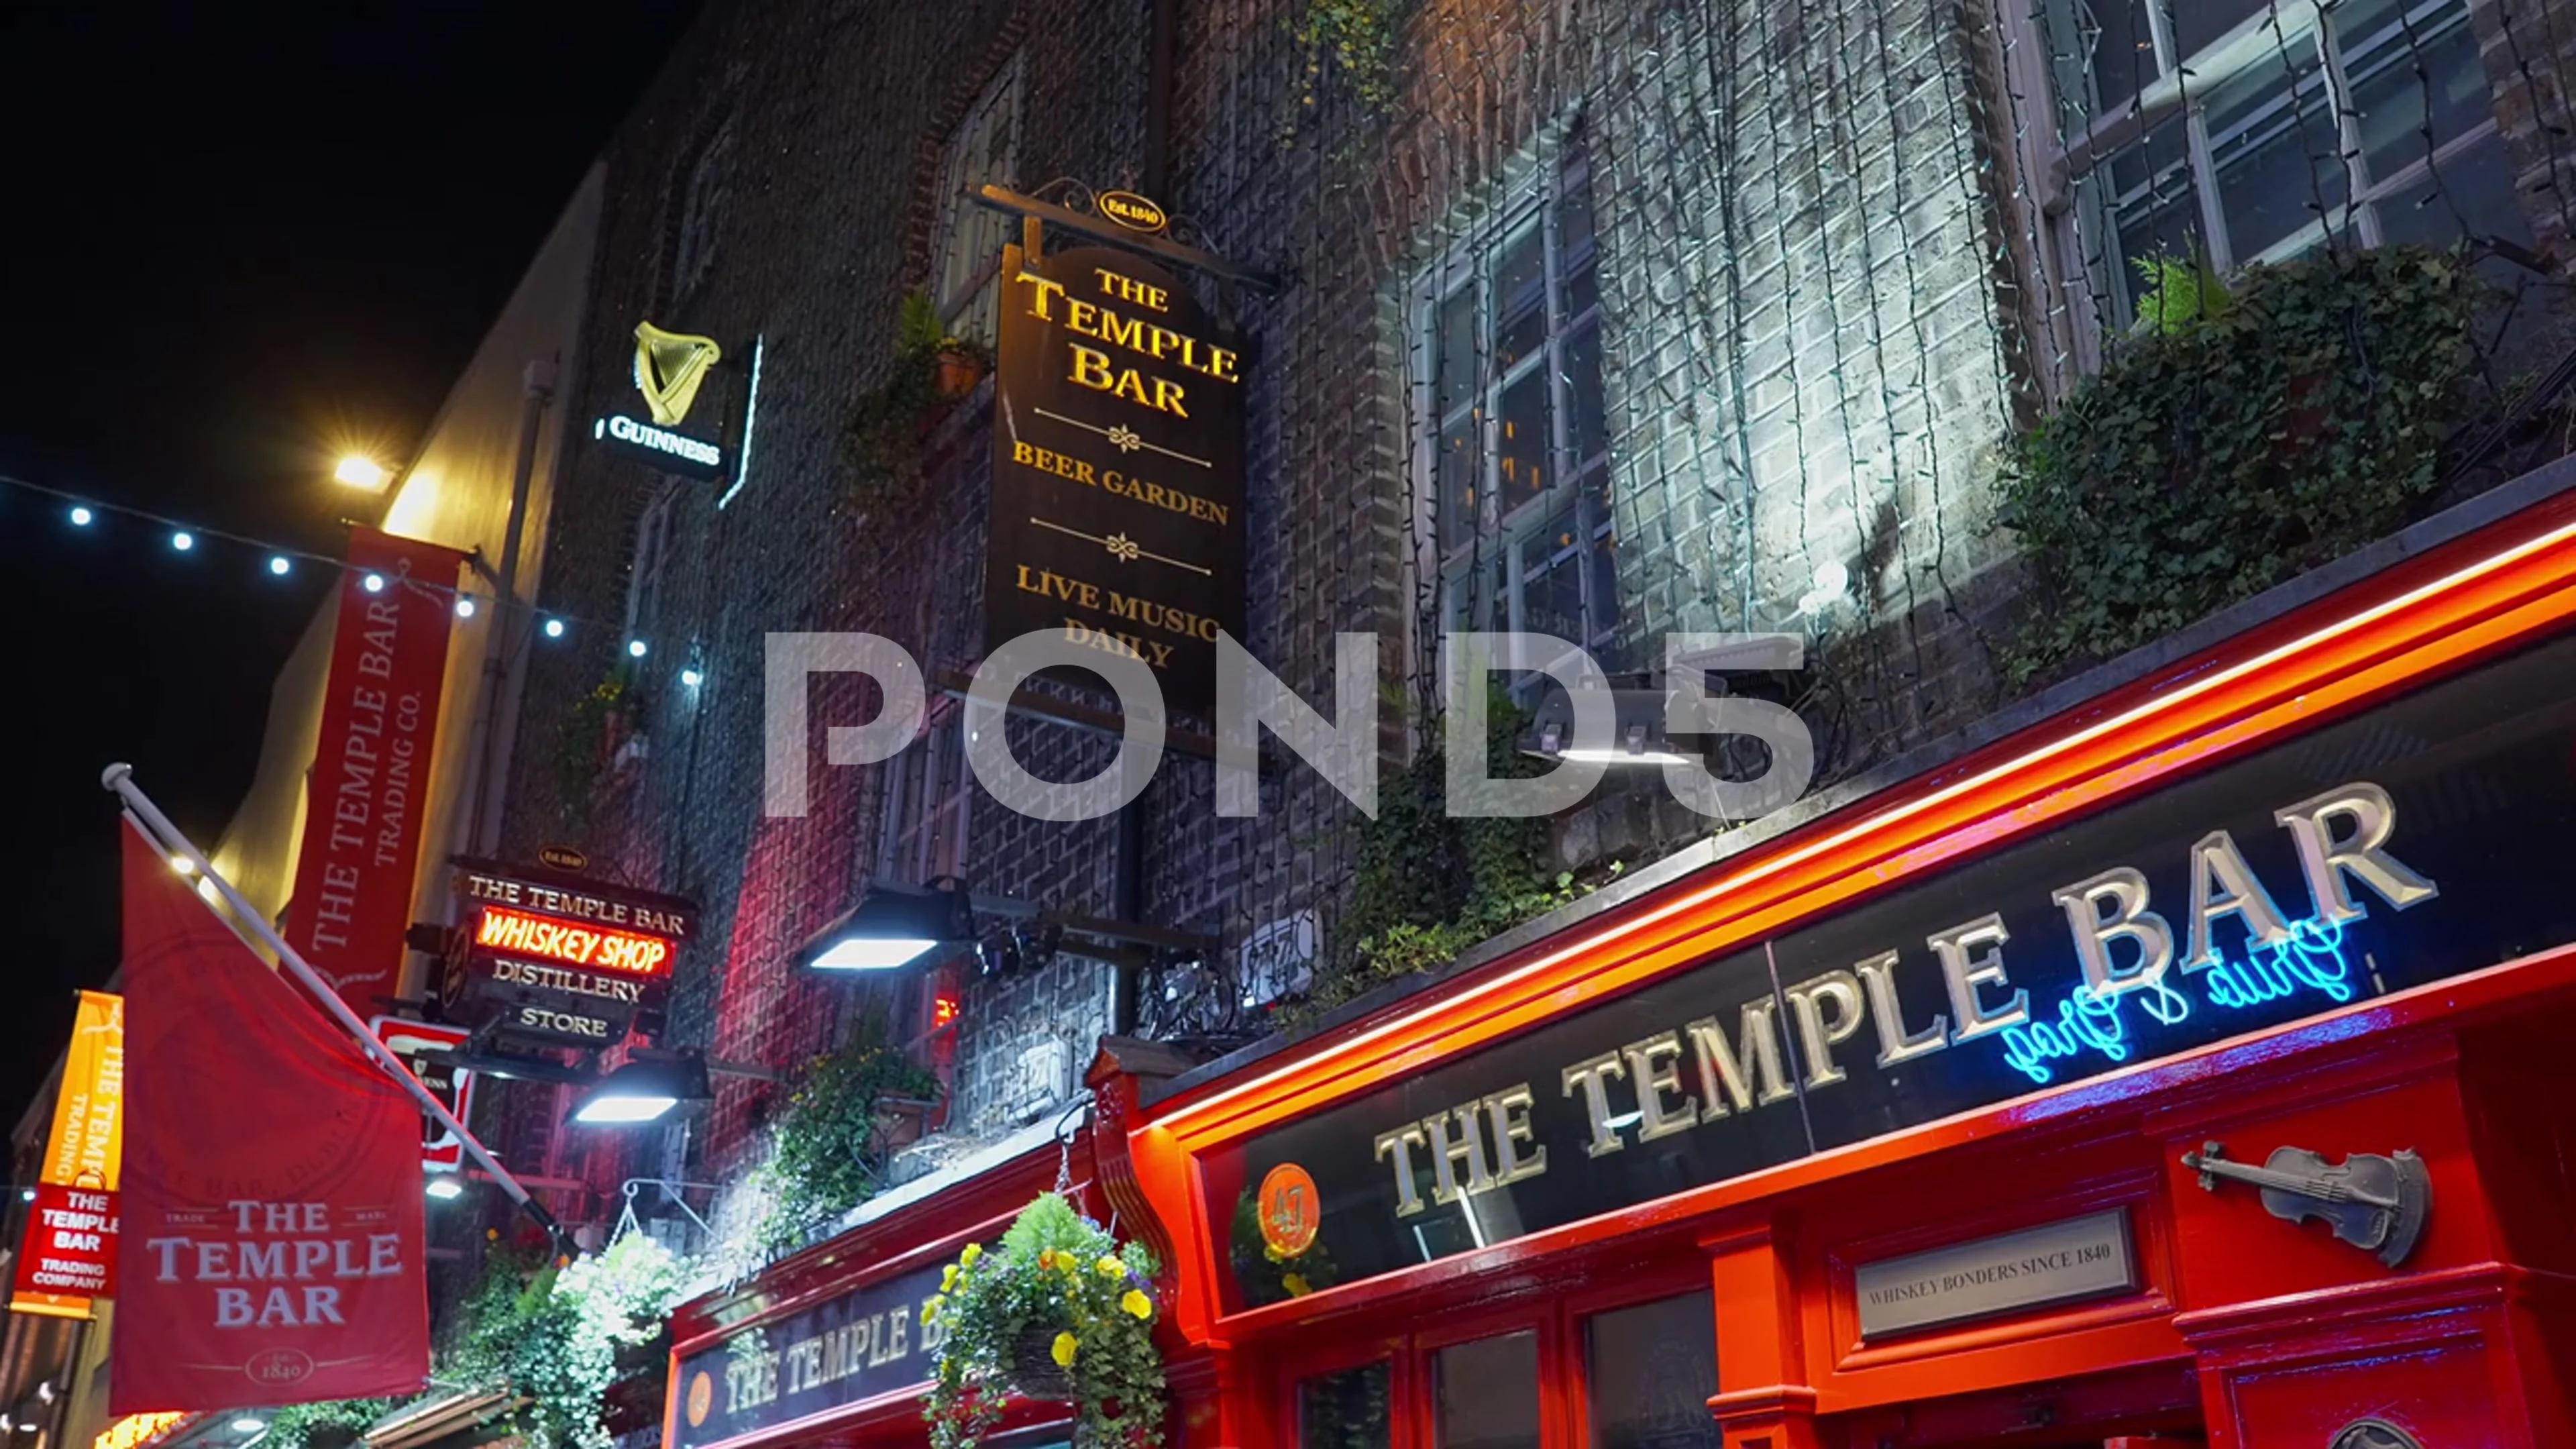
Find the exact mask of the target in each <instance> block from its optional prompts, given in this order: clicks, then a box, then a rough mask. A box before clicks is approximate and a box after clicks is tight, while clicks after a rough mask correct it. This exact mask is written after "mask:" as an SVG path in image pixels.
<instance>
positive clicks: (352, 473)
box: [331, 453, 394, 493]
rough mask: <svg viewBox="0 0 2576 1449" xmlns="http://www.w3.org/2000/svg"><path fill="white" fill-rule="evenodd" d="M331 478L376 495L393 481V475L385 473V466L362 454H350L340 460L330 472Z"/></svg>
mask: <svg viewBox="0 0 2576 1449" xmlns="http://www.w3.org/2000/svg"><path fill="white" fill-rule="evenodd" d="M331 476H332V477H333V478H335V479H338V480H339V481H340V482H342V483H346V484H348V485H349V486H350V487H352V488H364V489H365V490H367V491H368V492H370V493H378V492H382V491H383V490H384V486H385V485H386V484H387V483H390V482H392V481H393V476H394V475H393V474H392V473H390V472H387V471H386V470H385V465H384V464H382V463H379V462H377V461H376V460H375V459H373V458H370V457H367V456H365V455H364V454H360V453H351V454H349V455H348V456H346V457H344V458H342V459H341V460H340V462H339V465H338V466H337V467H335V468H333V469H332V470H331Z"/></svg>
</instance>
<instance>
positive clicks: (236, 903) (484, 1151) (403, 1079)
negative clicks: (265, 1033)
mask: <svg viewBox="0 0 2576 1449" xmlns="http://www.w3.org/2000/svg"><path fill="white" fill-rule="evenodd" d="M99 783H100V784H102V785H104V786H106V787H107V788H108V789H109V790H111V791H113V792H114V793H115V794H116V796H117V798H118V799H120V800H122V801H124V802H125V808H126V812H127V815H128V818H130V819H133V820H135V821H136V822H137V823H139V824H141V825H142V826H143V827H144V829H145V832H146V833H147V834H148V835H149V836H151V837H152V839H153V840H154V841H155V843H157V844H158V845H159V846H160V847H161V848H162V849H163V850H166V851H168V852H169V853H171V854H173V855H176V856H179V857H181V858H183V859H185V860H186V861H187V862H188V864H190V865H192V866H194V867H195V868H196V871H197V877H198V879H200V880H203V881H206V882H208V883H210V884H212V885H213V886H214V888H215V891H216V893H217V894H219V895H221V896H222V897H223V898H224V903H225V904H226V905H228V906H231V907H232V913H233V919H231V920H230V921H227V922H225V924H226V925H228V926H230V927H231V928H232V931H233V934H235V935H237V936H241V937H242V938H243V940H244V941H245V943H252V944H257V945H262V946H266V947H267V948H268V949H270V950H271V951H274V952H276V953H277V960H278V964H280V965H282V966H284V967H285V968H286V969H287V971H288V972H289V973H290V974H292V975H293V976H294V977H295V979H296V980H297V981H299V982H301V983H302V984H303V986H304V990H305V994H306V995H308V996H310V997H312V998H313V999H314V1000H315V1001H317V1002H319V1003H321V1006H322V1009H323V1011H324V1012H326V1013H328V1014H329V1015H330V1017H331V1019H332V1020H334V1021H337V1022H338V1023H339V1024H340V1025H341V1026H342V1027H343V1028H344V1029H346V1030H347V1031H348V1033H349V1035H350V1036H352V1037H354V1038H356V1039H357V1042H358V1045H359V1047H360V1048H361V1049H363V1050H364V1051H365V1052H366V1055H367V1060H369V1061H371V1062H373V1063H375V1064H376V1066H377V1067H379V1068H381V1069H382V1070H383V1072H384V1074H385V1075H386V1076H387V1077H390V1078H392V1079H393V1082H394V1084H395V1085H396V1086H398V1087H401V1088H402V1089H403V1090H404V1091H405V1092H408V1093H410V1094H411V1097H412V1099H413V1100H414V1101H416V1102H418V1103H419V1104H420V1109H421V1110H422V1111H423V1112H426V1113H428V1114H429V1115H430V1117H431V1118H432V1119H434V1120H435V1121H437V1123H438V1124H439V1125H440V1126H442V1127H444V1128H446V1129H447V1130H448V1131H450V1132H453V1133H455V1134H456V1140H457V1142H458V1143H459V1144H460V1145H461V1146H463V1147H464V1149H465V1151H466V1154H467V1155H468V1156H470V1157H472V1158H473V1159H474V1160H475V1161H476V1162H477V1163H480V1164H481V1165H482V1168H483V1170H484V1171H485V1172H486V1173H489V1174H490V1175H491V1178H492V1180H493V1181H494V1182H496V1183H498V1184H500V1186H501V1190H502V1191H503V1192H505V1193H508V1194H509V1195H510V1200H511V1201H512V1202H515V1203H517V1204H518V1205H519V1207H520V1209H521V1210H522V1211H524V1212H526V1213H527V1215H528V1216H529V1217H530V1218H532V1219H534V1220H535V1221H536V1224H537V1226H539V1227H541V1228H543V1229H545V1230H546V1239H547V1241H548V1242H549V1243H555V1244H558V1245H559V1244H560V1243H561V1241H562V1238H563V1228H562V1226H561V1225H560V1224H558V1223H557V1222H556V1221H555V1218H554V1214H552V1213H549V1212H547V1211H546V1210H545V1207H544V1205H543V1204H541V1203H539V1202H538V1201H537V1200H536V1199H535V1198H534V1197H532V1196H530V1195H529V1192H528V1189H527V1188H526V1187H525V1186H523V1185H521V1183H520V1182H519V1180H518V1179H517V1178H515V1177H513V1176H511V1175H510V1170H509V1169H508V1168H505V1167H503V1166H502V1165H501V1162H500V1159H498V1158H496V1157H494V1156H493V1155H492V1153H491V1151H490V1149H488V1148H486V1147H485V1146H484V1145H483V1142H482V1139H481V1138H478V1137H476V1136H475V1135H474V1134H473V1133H472V1132H469V1131H467V1130H466V1128H465V1124H464V1123H463V1122H461V1121H459V1120H457V1117H456V1114H455V1113H454V1112H451V1111H449V1110H447V1104H446V1103H444V1102H442V1101H440V1100H438V1094H437V1093H435V1092H433V1091H431V1090H430V1089H429V1088H427V1087H425V1086H422V1085H421V1081H420V1078H418V1077H416V1076H413V1075H412V1072H411V1068H409V1067H406V1066H404V1065H403V1063H402V1058H400V1057H398V1056H396V1055H394V1051H393V1048H391V1047H389V1046H386V1045H385V1044H384V1043H383V1042H381V1041H378V1040H377V1039H376V1034H375V1033H374V1032H372V1031H369V1030H368V1029H367V1024H366V1023H365V1022H364V1021H361V1020H359V1019H358V1013H356V1012H355V1011H352V1010H350V1009H349V1003H347V1002H345V1001H342V1000H341V999H340V993H339V992H337V991H334V990H332V989H331V983H329V982H327V981H325V980H323V979H322V976H321V973H320V972H317V971H315V970H314V969H313V968H312V966H311V965H309V964H307V963H306V961H305V959H304V958H303V957H302V956H299V955H297V954H296V953H295V948H294V947H292V946H290V945H288V944H286V938H285V937H283V936H280V935H279V934H278V933H277V930H276V928H274V927H272V926H271V925H269V923H268V919H267V917H265V916H262V915H261V914H260V913H259V909H258V907H256V906H253V905H252V904H251V903H250V901H249V900H248V899H247V898H246V897H244V896H243V895H242V893H241V892H240V891H238V890H235V889H234V888H233V883H232V882H231V881H228V880H226V879H224V878H223V877H222V876H220V875H218V874H216V873H215V867H214V863H213V862H212V861H209V860H207V859H206V857H205V854H204V852H202V851H200V850H198V849H197V847H196V845H195V843H193V842H192V841H190V840H189V839H188V837H187V836H185V835H182V834H180V833H179V827H178V826H176V825H173V824H171V823H170V817H169V816H167V815H164V814H162V813H161V807H159V806H157V805H155V804H153V803H152V800H151V797H149V796H147V795H145V794H144V793H143V790H142V787H140V786H138V785H136V784H135V783H134V767H133V766H132V765H128V764H123V763H119V764H114V765H110V766H108V767H107V771H106V773H104V774H102V775H101V776H99ZM253 937H256V938H257V939H256V942H255V943H254V942H252V938H253Z"/></svg>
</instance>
